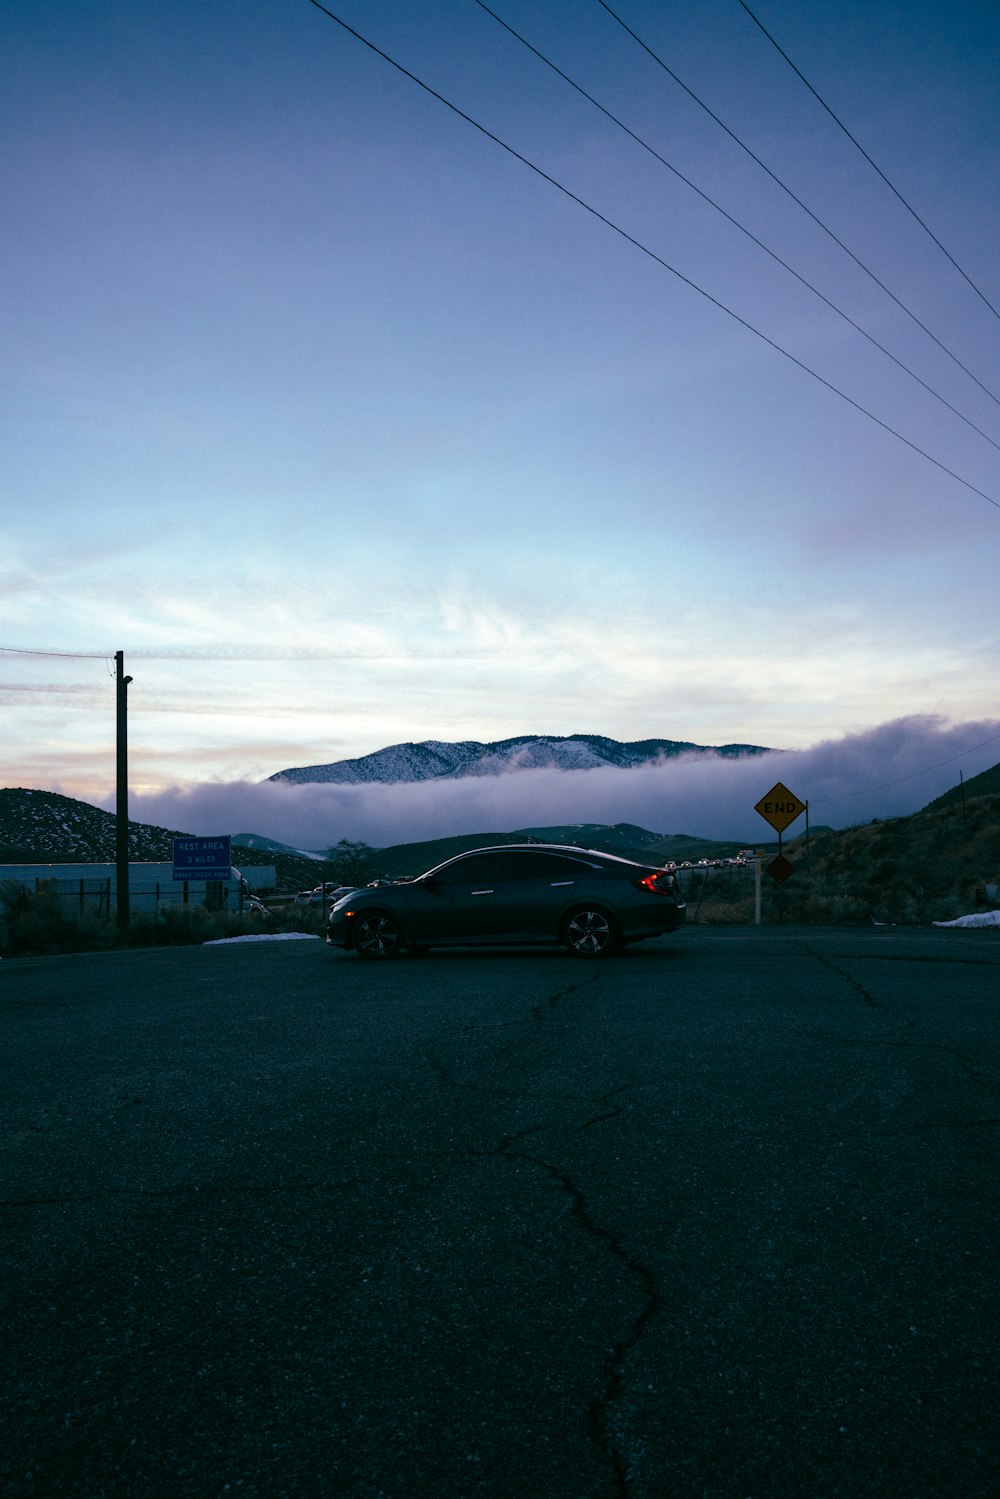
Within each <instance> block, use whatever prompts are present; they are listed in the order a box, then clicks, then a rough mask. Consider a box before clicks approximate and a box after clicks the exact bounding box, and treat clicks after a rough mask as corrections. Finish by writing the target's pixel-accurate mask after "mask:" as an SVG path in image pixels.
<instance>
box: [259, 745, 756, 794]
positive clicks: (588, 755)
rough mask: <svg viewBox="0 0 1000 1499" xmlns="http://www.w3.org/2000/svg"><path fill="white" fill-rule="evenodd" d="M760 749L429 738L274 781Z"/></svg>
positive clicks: (456, 772) (395, 778) (377, 777)
mask: <svg viewBox="0 0 1000 1499" xmlns="http://www.w3.org/2000/svg"><path fill="white" fill-rule="evenodd" d="M767 753H768V750H767V749H766V748H765V747H764V746H762V745H759V744H722V745H707V744H689V743H687V742H686V741H684V740H679V739H635V740H629V741H622V740H620V739H609V738H607V737H606V736H605V735H603V734H565V735H563V734H518V735H517V736H516V737H514V738H513V739H495V740H492V741H490V742H488V743H485V744H483V743H480V742H479V741H478V740H476V739H464V740H461V741H459V742H458V743H456V744H449V743H445V742H443V741H441V740H437V739H425V740H422V741H421V742H420V743H419V744H413V743H407V744H391V745H389V746H387V748H385V749H380V750H375V751H374V753H372V754H370V755H361V756H360V757H359V758H358V759H356V760H334V761H332V762H331V763H330V764H328V765H302V766H294V767H292V768H291V769H289V770H279V771H276V772H275V774H274V775H272V776H268V778H267V779H268V780H269V781H285V782H290V783H292V784H297V785H305V784H311V783H316V782H330V781H335V782H339V783H341V784H357V783H360V782H370V781H380V782H381V783H382V784H383V785H393V784H397V783H398V782H400V781H430V780H440V779H445V778H449V777H451V778H454V779H457V778H458V777H460V776H498V775H505V774H507V773H508V772H510V771H518V770H596V769H597V768H598V767H600V766H607V765H613V766H616V767H617V768H619V769H621V770H633V769H635V768H636V767H638V766H642V765H656V764H659V763H660V762H662V761H663V760H669V759H674V758H676V757H677V756H678V755H689V754H703V755H724V756H727V757H728V758H731V759H735V758H738V757H740V756H744V755H764V754H767Z"/></svg>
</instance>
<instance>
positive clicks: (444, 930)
mask: <svg viewBox="0 0 1000 1499" xmlns="http://www.w3.org/2000/svg"><path fill="white" fill-rule="evenodd" d="M504 858H505V855H504V854H502V853H490V854H470V855H469V856H468V858H462V859H456V860H454V862H453V863H451V864H446V865H444V867H443V868H442V869H440V870H438V871H437V873H435V874H434V875H433V877H431V878H429V879H427V880H426V881H425V882H424V884H425V898H424V899H423V900H422V901H421V903H420V931H419V934H415V935H416V936H417V940H423V941H426V942H431V941H435V942H443V943H447V942H448V941H452V942H472V941H477V940H481V939H485V938H488V937H490V936H491V935H492V933H493V930H494V921H495V906H496V892H497V885H498V880H499V877H500V875H501V874H502V872H503V861H504Z"/></svg>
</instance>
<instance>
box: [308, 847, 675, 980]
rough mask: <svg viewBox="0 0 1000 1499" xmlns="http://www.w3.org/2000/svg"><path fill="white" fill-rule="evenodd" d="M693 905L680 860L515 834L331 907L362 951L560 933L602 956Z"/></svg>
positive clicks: (661, 928) (538, 939)
mask: <svg viewBox="0 0 1000 1499" xmlns="http://www.w3.org/2000/svg"><path fill="white" fill-rule="evenodd" d="M685 914H686V910H685V906H684V901H683V899H682V898H681V893H680V887H679V884H678V881H677V875H676V872H675V871H674V869H673V868H669V869H661V868H657V867H655V866H653V865H647V864H636V863H633V862H632V860H630V859H621V858H618V857H617V856H616V855H614V854H600V853H594V852H592V851H591V850H589V849H580V848H573V847H563V846H562V845H559V844H539V843H531V844H508V845H506V846H505V847H503V848H477V849H471V850H470V851H469V852H468V853H464V854H459V855H458V857H457V858H454V859H449V860H448V861H447V862H446V863H444V864H439V865H438V866H437V867H436V868H435V869H429V870H428V871H427V873H426V874H422V875H419V876H418V877H417V878H416V879H412V880H400V881H397V882H396V883H395V884H392V885H382V886H380V887H378V888H377V889H372V888H369V889H366V890H356V891H353V892H351V893H350V894H349V895H347V896H345V897H344V899H343V900H340V901H338V902H337V904H336V905H335V906H334V907H333V910H332V911H331V912H330V930H329V937H328V941H329V942H331V943H332V944H333V945H334V946H335V947H344V948H349V949H353V950H354V951H355V952H356V953H357V954H358V956H359V957H362V958H394V957H396V956H397V954H399V953H400V952H402V951H403V950H404V949H408V950H410V951H414V952H419V951H422V950H424V951H425V950H426V949H427V948H429V947H455V946H463V947H468V946H482V947H489V946H493V945H495V944H498V943H516V944H529V943H560V942H561V943H563V944H564V946H565V947H566V948H567V949H568V950H569V952H571V953H573V955H574V956H576V957H581V958H602V957H605V956H607V955H608V954H610V953H613V952H617V951H618V950H619V949H620V948H622V947H624V946H625V944H626V943H628V942H639V941H641V940H642V939H643V938H646V937H660V936H662V935H663V934H664V933H665V932H672V931H674V930H675V929H676V928H677V927H679V926H681V925H682V924H683V922H684V918H685Z"/></svg>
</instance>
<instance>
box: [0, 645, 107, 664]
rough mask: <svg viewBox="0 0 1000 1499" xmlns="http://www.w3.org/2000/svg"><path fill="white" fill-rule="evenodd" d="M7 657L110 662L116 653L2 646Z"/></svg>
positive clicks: (0, 649) (0, 648)
mask: <svg viewBox="0 0 1000 1499" xmlns="http://www.w3.org/2000/svg"><path fill="white" fill-rule="evenodd" d="M0 651H2V652H3V654H4V655H5V656H58V657H63V658H65V659H66V660H67V661H110V660H112V658H113V657H114V651H35V650H27V649H25V648H23V647H21V646H17V645H0Z"/></svg>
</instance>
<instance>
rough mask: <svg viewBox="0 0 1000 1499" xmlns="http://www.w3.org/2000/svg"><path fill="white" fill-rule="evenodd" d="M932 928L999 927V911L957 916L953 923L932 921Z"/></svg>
mask: <svg viewBox="0 0 1000 1499" xmlns="http://www.w3.org/2000/svg"><path fill="white" fill-rule="evenodd" d="M931 925H932V926H1000V911H980V912H979V913H978V914H977V915H975V916H959V917H957V918H956V919H955V920H954V921H933V922H931Z"/></svg>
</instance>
